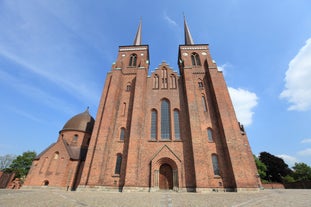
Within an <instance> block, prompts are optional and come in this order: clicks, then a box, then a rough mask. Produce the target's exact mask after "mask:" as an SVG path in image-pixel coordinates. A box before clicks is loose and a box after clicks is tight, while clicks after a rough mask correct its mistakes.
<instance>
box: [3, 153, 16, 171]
mask: <svg viewBox="0 0 311 207" xmlns="http://www.w3.org/2000/svg"><path fill="white" fill-rule="evenodd" d="M15 158H16V155H9V154H7V155H3V156H0V170H4V169H6V168H8V167H9V166H10V165H11V163H12V161H13V160H14V159H15Z"/></svg>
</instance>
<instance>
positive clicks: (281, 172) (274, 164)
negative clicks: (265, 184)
mask: <svg viewBox="0 0 311 207" xmlns="http://www.w3.org/2000/svg"><path fill="white" fill-rule="evenodd" d="M259 160H260V161H261V162H263V163H264V164H265V165H266V166H267V171H266V176H265V179H266V180H269V181H274V182H282V177H285V176H287V175H289V174H291V173H292V170H291V169H290V168H289V167H288V165H287V164H286V163H285V162H284V160H283V159H282V158H279V157H276V156H274V155H272V154H270V153H268V152H261V153H260V155H259Z"/></svg>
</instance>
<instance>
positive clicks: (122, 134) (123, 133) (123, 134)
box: [120, 127, 125, 141]
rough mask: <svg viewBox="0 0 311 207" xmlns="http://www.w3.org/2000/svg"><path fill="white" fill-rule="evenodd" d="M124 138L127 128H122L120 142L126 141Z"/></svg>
mask: <svg viewBox="0 0 311 207" xmlns="http://www.w3.org/2000/svg"><path fill="white" fill-rule="evenodd" d="M124 136H125V128H123V127H122V128H121V131H120V140H121V141H123V140H124Z"/></svg>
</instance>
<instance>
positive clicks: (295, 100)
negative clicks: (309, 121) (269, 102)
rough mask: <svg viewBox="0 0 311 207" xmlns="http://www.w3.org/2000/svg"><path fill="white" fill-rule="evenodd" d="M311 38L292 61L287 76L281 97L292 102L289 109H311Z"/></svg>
mask: <svg viewBox="0 0 311 207" xmlns="http://www.w3.org/2000/svg"><path fill="white" fill-rule="evenodd" d="M310 80H311V38H310V39H308V40H307V41H306V44H305V45H304V46H303V47H302V48H301V49H300V50H299V52H298V54H297V55H296V56H295V57H294V58H293V59H292V60H291V61H290V63H289V67H288V70H287V71H286V76H285V89H284V90H283V91H282V93H281V94H280V97H281V98H283V99H287V100H288V102H289V103H290V104H291V105H290V106H289V108H288V109H289V110H297V111H305V110H308V109H311V81H310Z"/></svg>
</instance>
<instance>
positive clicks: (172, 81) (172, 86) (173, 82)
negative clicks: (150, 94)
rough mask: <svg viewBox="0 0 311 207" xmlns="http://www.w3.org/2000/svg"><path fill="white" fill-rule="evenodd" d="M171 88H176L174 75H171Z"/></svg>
mask: <svg viewBox="0 0 311 207" xmlns="http://www.w3.org/2000/svg"><path fill="white" fill-rule="evenodd" d="M171 88H177V85H176V76H175V75H171Z"/></svg>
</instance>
